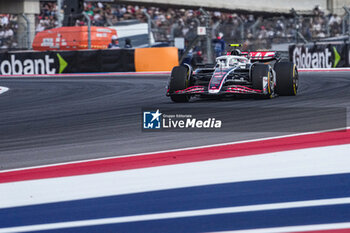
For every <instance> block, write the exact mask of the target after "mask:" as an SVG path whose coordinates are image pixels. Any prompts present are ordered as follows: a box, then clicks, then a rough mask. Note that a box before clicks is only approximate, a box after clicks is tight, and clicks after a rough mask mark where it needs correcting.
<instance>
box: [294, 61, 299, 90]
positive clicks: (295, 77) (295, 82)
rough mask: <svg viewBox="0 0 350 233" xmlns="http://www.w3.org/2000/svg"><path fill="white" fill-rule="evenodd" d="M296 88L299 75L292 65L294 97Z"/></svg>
mask: <svg viewBox="0 0 350 233" xmlns="http://www.w3.org/2000/svg"><path fill="white" fill-rule="evenodd" d="M298 86H299V73H298V70H297V68H296V67H295V65H294V69H293V92H294V95H296V94H297V90H298Z"/></svg>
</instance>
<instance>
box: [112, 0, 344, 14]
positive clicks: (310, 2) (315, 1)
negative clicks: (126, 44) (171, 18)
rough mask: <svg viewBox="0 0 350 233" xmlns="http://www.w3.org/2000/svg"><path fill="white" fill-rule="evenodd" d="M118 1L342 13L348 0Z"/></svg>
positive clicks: (273, 11) (244, 9)
mask: <svg viewBox="0 0 350 233" xmlns="http://www.w3.org/2000/svg"><path fill="white" fill-rule="evenodd" d="M118 2H119V3H123V2H124V3H127V4H139V5H155V6H156V5H166V6H171V7H192V8H193V7H204V8H209V9H220V10H235V11H237V10H242V11H251V12H268V13H289V12H290V9H291V8H294V9H295V10H297V11H300V12H305V13H307V12H310V9H313V8H314V7H315V6H316V5H318V6H319V7H320V8H321V9H322V10H324V11H325V12H326V13H332V14H344V9H343V6H346V5H347V6H348V5H350V0H283V1H281V0H264V1H260V0H255V1H254V0H249V1H241V0H229V1H227V0H216V1H212V0H191V1H188V0H120V1H118Z"/></svg>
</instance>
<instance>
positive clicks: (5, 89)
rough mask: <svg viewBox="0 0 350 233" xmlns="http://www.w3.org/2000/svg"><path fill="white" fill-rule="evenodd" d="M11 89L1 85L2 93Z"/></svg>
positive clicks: (0, 90)
mask: <svg viewBox="0 0 350 233" xmlns="http://www.w3.org/2000/svg"><path fill="white" fill-rule="evenodd" d="M8 90H10V89H9V88H8V87H0V95H1V94H3V93H5V92H6V91H8Z"/></svg>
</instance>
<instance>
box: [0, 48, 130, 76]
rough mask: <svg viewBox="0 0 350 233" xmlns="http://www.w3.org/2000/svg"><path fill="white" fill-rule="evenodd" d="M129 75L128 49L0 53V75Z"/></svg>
mask: <svg viewBox="0 0 350 233" xmlns="http://www.w3.org/2000/svg"><path fill="white" fill-rule="evenodd" d="M132 71H135V65H134V50H129V49H114V50H90V51H48V52H8V53H0V75H32V74H61V73H88V72H132Z"/></svg>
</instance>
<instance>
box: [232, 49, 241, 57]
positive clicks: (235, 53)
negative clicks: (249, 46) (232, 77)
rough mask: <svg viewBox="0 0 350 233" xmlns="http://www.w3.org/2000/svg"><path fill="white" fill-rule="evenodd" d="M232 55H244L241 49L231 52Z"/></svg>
mask: <svg viewBox="0 0 350 233" xmlns="http://www.w3.org/2000/svg"><path fill="white" fill-rule="evenodd" d="M231 55H235V56H240V55H242V52H241V51H240V50H239V49H234V50H233V51H232V52H231Z"/></svg>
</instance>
